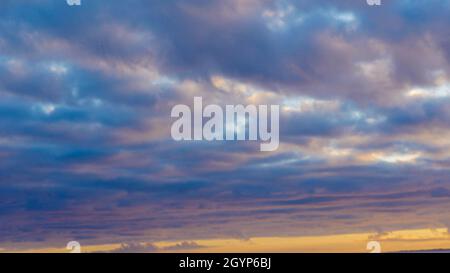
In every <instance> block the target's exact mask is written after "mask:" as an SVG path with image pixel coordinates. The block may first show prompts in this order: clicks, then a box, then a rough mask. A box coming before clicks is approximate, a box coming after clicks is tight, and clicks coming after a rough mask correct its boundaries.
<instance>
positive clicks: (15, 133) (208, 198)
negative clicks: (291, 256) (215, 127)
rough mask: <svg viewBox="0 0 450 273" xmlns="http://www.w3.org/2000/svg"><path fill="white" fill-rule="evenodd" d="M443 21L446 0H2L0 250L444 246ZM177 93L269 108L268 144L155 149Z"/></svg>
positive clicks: (446, 38)
mask: <svg viewBox="0 0 450 273" xmlns="http://www.w3.org/2000/svg"><path fill="white" fill-rule="evenodd" d="M449 25H450V1H448V0H427V1H425V0H382V5H381V6H369V5H367V3H366V1H364V0H348V1H332V0H315V1H306V0H297V1H288V0H228V1H211V0H193V1H177V0H175V1H166V0H164V1H163V0H153V1H146V0H127V1H119V0H110V1H102V0H82V4H81V5H80V6H69V5H67V3H66V1H64V0H2V1H1V3H0V163H1V164H0V251H26V250H30V249H50V248H60V247H61V246H62V247H64V246H65V245H66V243H67V242H69V241H73V240H76V241H79V242H80V243H81V244H82V245H91V246H111V245H118V246H119V247H118V248H117V249H116V250H119V251H120V250H130V249H134V250H136V251H177V250H185V251H188V250H192V249H196V248H197V247H199V246H201V245H202V243H203V244H207V245H209V244H213V245H215V246H216V248H211V249H207V250H209V251H224V249H227V250H228V251H232V250H236V251H239V250H247V249H249V248H250V249H251V245H252V242H253V243H254V242H260V243H261V244H263V245H266V246H267V245H270V246H271V247H270V248H267V247H266V248H263V249H261V248H259V249H258V250H260V251H270V250H274V249H275V250H279V251H283V250H284V251H294V252H295V251H332V250H333V249H334V250H336V249H338V250H343V251H345V250H347V251H348V250H351V251H365V243H364V244H363V245H362V246H361V249H360V248H359V246H358V247H356V246H352V247H351V248H350V246H348V247H347V246H346V247H343V246H342V245H341V243H342V238H347V237H345V236H356V237H357V238H364V240H366V239H370V238H378V239H379V240H389V238H390V237H389V236H388V235H389V234H391V235H392V234H397V235H395V236H397V237H400V239H401V240H400V239H399V240H400V241H402V240H404V239H405V238H407V239H408V238H409V239H411V238H412V239H411V240H412V241H413V242H415V244H414V245H413V246H414V249H416V250H417V249H421V248H427V249H435V248H441V247H443V246H445V247H450V239H449V238H450V237H449V236H448V231H447V228H448V227H449V225H450V217H449V216H450V215H449V212H448V208H449V206H450V181H449V174H450V171H449V167H450V137H449V136H450V107H448V105H449V103H450V31H449V29H448V26H449ZM196 96H197V97H202V98H203V101H204V103H205V104H218V105H226V104H232V105H236V104H243V105H250V104H254V105H280V146H279V148H278V150H276V151H272V152H261V151H260V146H259V143H256V142H250V141H247V142H242V141H241V142H233V141H223V142H221V141H213V142H207V141H195V142H187V141H181V142H177V141H174V140H173V139H172V138H171V135H170V128H171V125H172V123H173V121H174V120H173V118H171V109H172V107H173V106H175V105H177V104H186V105H192V102H193V98H194V97H196ZM408 230H409V231H410V234H414V236H410V237H408V236H405V235H398V234H404V233H405V232H406V233H407V232H408ZM417 230H421V232H422V231H423V232H422V233H421V232H419V233H420V234H422V235H420V236H418V235H417ZM436 232H437V233H439V236H437V237H436ZM344 234H346V235H344ZM358 234H359V235H358ZM361 234H362V235H361ZM386 234H388V235H386ZM423 234H425V235H423ZM416 235H417V236H416ZM324 236H325V237H324ZM326 236H328V237H326ZM336 236H337V237H336ZM339 236H344V237H339ZM358 236H359V237H358ZM361 236H362V237H361ZM386 236H387V237H386ZM392 236H394V235H392ZM395 236H394V237H395ZM356 237H355V238H356ZM397 237H396V238H397ZM286 238H287V239H286ZM289 238H303V239H297V240H294V239H293V240H289ZM305 238H316V239H314V240H312V242H315V243H314V244H315V245H314V246H313V245H308V244H307V243H306V242H308V239H305ZM320 238H322V239H320ZM323 238H328V239H329V238H334V239H335V240H336V245H340V246H342V247H340V248H339V246H336V245H335V246H332V245H329V244H328V243H327V242H328V240H325V239H323ZM252 240H253V241H252ZM265 240H266V241H265ZM267 240H270V243H268V241H267ZM364 240H362V239H361V242H362V241H364ZM427 240H431V242H434V243H429V242H428V241H427ZM310 241H311V239H310ZM350 241H351V240H350V239H349V242H348V244H352V242H350ZM424 241H427V244H425V243H424V244H419V243H417V242H424ZM157 242H159V244H160V245H158V246H155V245H157ZM162 242H177V243H172V245H170V244H169V243H167V244H166V243H162ZM230 242H233V243H230ZM295 242H298V244H295ZM337 242H339V243H337ZM402 242H403V243H402V244H397V245H396V247H395V248H391V249H392V250H396V251H398V250H405V249H411V248H412V246H411V245H408V244H407V243H404V241H402ZM290 243H294V245H293V246H292V245H290ZM302 243H305V244H306V245H302ZM353 243H354V241H353ZM230 244H231V247H230ZM342 244H344V243H342ZM136 246H137V248H136ZM219 246H220V247H222V248H220V247H219ZM225 246H228V248H224V247H225ZM308 246H310V247H308ZM333 247H334V248H333ZM113 249H114V247H113ZM95 250H101V248H96V249H95Z"/></svg>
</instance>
